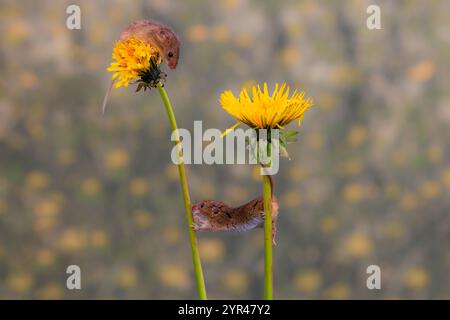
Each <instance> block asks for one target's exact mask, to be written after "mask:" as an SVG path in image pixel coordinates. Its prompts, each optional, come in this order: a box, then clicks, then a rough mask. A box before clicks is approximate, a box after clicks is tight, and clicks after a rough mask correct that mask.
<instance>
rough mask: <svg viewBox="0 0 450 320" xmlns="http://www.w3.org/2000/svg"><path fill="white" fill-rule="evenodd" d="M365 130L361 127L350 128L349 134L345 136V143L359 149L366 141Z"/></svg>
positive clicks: (366, 133)
mask: <svg viewBox="0 0 450 320" xmlns="http://www.w3.org/2000/svg"><path fill="white" fill-rule="evenodd" d="M367 135H368V132H367V128H366V127H363V126H361V125H356V126H354V127H353V128H351V130H350V132H349V133H348V135H347V143H348V144H349V145H350V146H351V147H353V148H356V147H359V146H360V145H362V144H363V143H364V141H366V139H367Z"/></svg>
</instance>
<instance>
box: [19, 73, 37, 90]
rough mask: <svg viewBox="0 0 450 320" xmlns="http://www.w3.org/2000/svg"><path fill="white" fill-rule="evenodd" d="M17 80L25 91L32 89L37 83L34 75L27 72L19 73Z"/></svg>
mask: <svg viewBox="0 0 450 320" xmlns="http://www.w3.org/2000/svg"><path fill="white" fill-rule="evenodd" d="M18 79H19V83H20V84H21V85H22V87H24V88H27V89H30V88H33V87H35V86H36V85H37V84H38V83H39V80H38V78H37V77H36V75H35V74H34V73H32V72H29V71H23V72H20V73H19V75H18Z"/></svg>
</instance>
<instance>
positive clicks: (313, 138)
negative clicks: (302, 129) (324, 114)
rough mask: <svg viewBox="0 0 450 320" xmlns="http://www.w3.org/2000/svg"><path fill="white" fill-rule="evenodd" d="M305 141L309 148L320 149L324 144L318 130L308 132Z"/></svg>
mask: <svg viewBox="0 0 450 320" xmlns="http://www.w3.org/2000/svg"><path fill="white" fill-rule="evenodd" d="M306 143H307V145H308V146H309V147H310V148H311V149H314V150H320V149H321V148H322V147H323V145H324V138H323V135H322V134H320V133H318V132H315V133H312V134H308V137H307V138H306Z"/></svg>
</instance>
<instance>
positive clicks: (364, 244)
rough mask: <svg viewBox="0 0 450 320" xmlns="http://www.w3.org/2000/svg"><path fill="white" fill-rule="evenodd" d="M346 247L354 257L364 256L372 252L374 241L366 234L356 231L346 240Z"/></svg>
mask: <svg viewBox="0 0 450 320" xmlns="http://www.w3.org/2000/svg"><path fill="white" fill-rule="evenodd" d="M344 248H345V250H346V252H347V253H348V254H349V255H351V256H353V257H364V256H368V255H369V254H371V253H372V251H373V243H372V240H370V238H369V237H368V236H367V235H366V234H364V233H361V232H355V233H353V234H351V235H349V236H348V237H347V238H346V239H345V240H344Z"/></svg>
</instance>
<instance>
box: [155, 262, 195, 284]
mask: <svg viewBox="0 0 450 320" xmlns="http://www.w3.org/2000/svg"><path fill="white" fill-rule="evenodd" d="M159 278H160V280H161V283H162V284H163V285H165V286H168V287H171V288H174V289H179V290H183V289H187V288H188V287H189V284H190V280H189V275H188V273H187V272H186V270H185V269H184V268H183V267H181V266H180V265H175V264H167V265H163V266H161V267H160V269H159Z"/></svg>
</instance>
